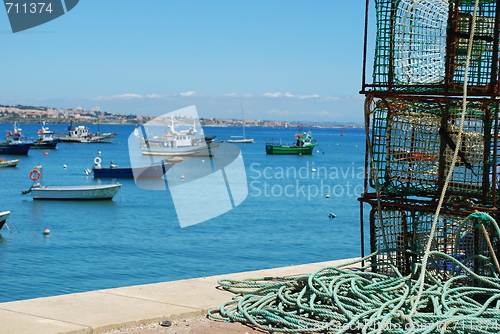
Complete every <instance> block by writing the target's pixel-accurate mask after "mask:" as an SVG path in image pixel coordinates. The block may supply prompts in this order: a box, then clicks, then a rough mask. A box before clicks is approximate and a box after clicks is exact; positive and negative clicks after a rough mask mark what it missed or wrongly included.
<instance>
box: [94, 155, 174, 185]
mask: <svg viewBox="0 0 500 334" xmlns="http://www.w3.org/2000/svg"><path fill="white" fill-rule="evenodd" d="M101 162H102V159H101V157H100V152H98V153H97V156H96V157H95V159H94V166H93V167H92V169H91V170H90V169H89V170H87V171H86V173H87V174H90V173H93V174H94V178H136V179H137V178H160V177H162V176H163V175H164V174H165V173H166V172H167V171H168V170H169V169H170V168H171V167H172V166H173V165H174V163H170V162H165V163H161V164H154V165H151V166H147V167H134V168H132V167H118V166H117V165H115V164H113V161H110V164H109V168H106V167H102V166H101Z"/></svg>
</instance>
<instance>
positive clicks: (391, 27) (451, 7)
mask: <svg viewBox="0 0 500 334" xmlns="http://www.w3.org/2000/svg"><path fill="white" fill-rule="evenodd" d="M499 6H500V1H499V0H479V6H478V8H477V11H476V13H475V15H474V12H475V1H472V0H421V1H415V0H375V10H376V23H377V33H376V41H375V45H376V46H375V61H374V67H373V73H372V80H373V82H372V83H371V84H366V83H365V82H364V83H363V92H365V93H366V92H368V91H371V92H392V93H406V94H436V93H443V94H447V95H457V94H461V93H462V92H463V87H464V83H465V70H466V66H465V64H466V59H467V50H468V44H469V39H470V36H471V33H473V46H472V50H473V51H472V54H471V57H470V64H469V70H468V75H467V78H468V79H467V85H468V94H469V95H481V96H484V95H486V96H498V95H499V94H500V90H499V86H498V80H499V74H498V67H499V59H498V56H499V55H498V53H499V52H498V46H499V34H500V29H499V26H500V25H499V16H500V14H499V11H498V7H499ZM473 18H474V26H475V29H474V31H471V27H472V26H473ZM365 40H368V38H365ZM365 43H366V42H365ZM365 49H366V47H365ZM365 59H366V57H365ZM365 68H366V66H365ZM365 74H366V73H365Z"/></svg>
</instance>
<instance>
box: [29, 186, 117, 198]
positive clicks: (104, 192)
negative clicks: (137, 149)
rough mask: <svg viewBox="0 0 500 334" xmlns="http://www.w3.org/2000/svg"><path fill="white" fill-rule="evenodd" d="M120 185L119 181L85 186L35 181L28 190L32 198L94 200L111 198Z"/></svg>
mask: <svg viewBox="0 0 500 334" xmlns="http://www.w3.org/2000/svg"><path fill="white" fill-rule="evenodd" d="M121 186H122V185H121V184H120V183H116V184H97V185H87V186H42V185H41V184H40V183H35V184H34V185H33V186H32V187H31V189H30V191H31V196H32V197H33V199H60V200H96V199H112V198H113V197H114V196H115V195H116V193H117V192H118V190H120V188H121Z"/></svg>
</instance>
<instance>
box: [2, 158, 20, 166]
mask: <svg viewBox="0 0 500 334" xmlns="http://www.w3.org/2000/svg"><path fill="white" fill-rule="evenodd" d="M18 162H19V159H14V160H6V159H4V158H1V159H0V168H1V167H16V166H17V163H18Z"/></svg>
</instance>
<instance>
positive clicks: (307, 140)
mask: <svg viewBox="0 0 500 334" xmlns="http://www.w3.org/2000/svg"><path fill="white" fill-rule="evenodd" d="M316 145H317V143H316V140H314V139H313V137H312V134H311V131H308V132H303V133H302V132H299V133H298V134H296V135H295V143H294V144H293V145H288V144H283V143H282V142H281V141H280V142H279V143H274V142H267V143H266V154H281V155H285V154H287V155H311V154H312V152H313V150H314V147H315V146H316Z"/></svg>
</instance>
